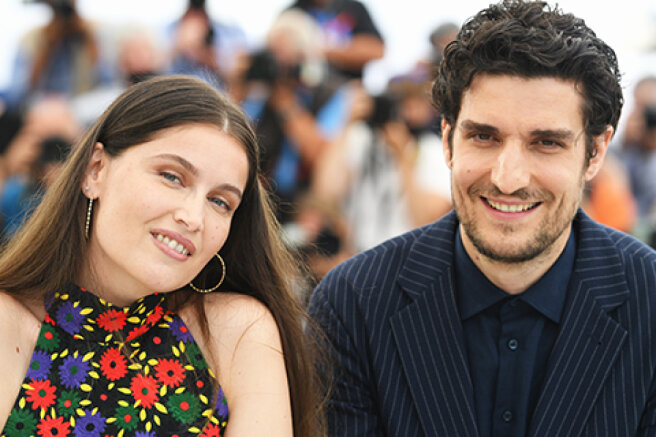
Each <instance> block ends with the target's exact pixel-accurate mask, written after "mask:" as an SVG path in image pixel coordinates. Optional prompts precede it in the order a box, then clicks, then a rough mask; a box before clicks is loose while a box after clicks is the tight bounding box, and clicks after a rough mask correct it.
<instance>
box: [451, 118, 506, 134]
mask: <svg viewBox="0 0 656 437" xmlns="http://www.w3.org/2000/svg"><path fill="white" fill-rule="evenodd" d="M460 129H462V130H465V131H468V132H471V131H479V132H488V133H499V129H498V128H496V127H494V126H492V125H489V124H485V123H477V122H475V121H473V120H463V121H462V122H461V123H460Z"/></svg>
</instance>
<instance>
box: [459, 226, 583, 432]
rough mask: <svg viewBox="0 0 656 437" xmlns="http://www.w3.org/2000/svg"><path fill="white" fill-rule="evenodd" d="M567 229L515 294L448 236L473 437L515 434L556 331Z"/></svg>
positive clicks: (565, 277)
mask: <svg viewBox="0 0 656 437" xmlns="http://www.w3.org/2000/svg"><path fill="white" fill-rule="evenodd" d="M575 252H576V243H575V237H574V230H573V229H572V232H571V233H570V237H569V240H568V241H567V244H566V246H565V250H564V251H563V253H562V254H561V255H560V257H559V258H558V260H557V261H556V263H555V264H554V265H553V266H552V267H551V269H549V271H547V273H546V274H545V275H544V276H542V278H540V280H539V281H538V282H536V283H535V284H534V285H532V286H531V287H530V288H529V289H528V290H526V291H525V292H523V293H522V294H519V295H514V296H513V295H510V294H508V293H506V292H505V291H503V290H501V289H500V288H498V287H497V286H495V285H494V284H492V283H491V282H490V281H489V280H488V279H487V278H486V277H485V276H484V275H483V273H481V271H480V270H479V269H478V267H476V266H475V265H474V263H473V262H472V260H471V259H470V258H469V255H467V252H465V248H464V247H463V245H462V238H461V235H460V231H458V234H457V238H456V286H457V296H458V307H459V311H460V318H461V320H462V323H463V329H464V336H465V348H466V351H467V355H468V359H469V370H470V374H471V377H472V383H473V386H474V404H475V409H476V420H477V424H478V429H479V433H480V435H481V437H488V436H490V437H491V436H504V437H513V436H517V437H520V436H521V437H523V436H525V435H526V434H527V433H528V426H529V424H530V420H531V416H532V414H533V410H534V409H535V406H536V404H537V402H538V398H539V396H540V390H541V388H542V383H543V381H544V376H545V373H546V370H547V362H548V361H549V355H550V353H551V350H552V349H553V346H554V343H555V342H556V337H557V335H558V325H559V323H560V320H561V315H562V312H563V307H564V305H565V299H566V297H567V287H568V284H569V279H570V276H571V273H572V269H573V267H574V257H575Z"/></svg>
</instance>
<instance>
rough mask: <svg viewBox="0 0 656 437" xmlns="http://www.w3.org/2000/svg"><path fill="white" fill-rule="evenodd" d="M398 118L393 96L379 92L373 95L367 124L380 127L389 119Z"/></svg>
mask: <svg viewBox="0 0 656 437" xmlns="http://www.w3.org/2000/svg"><path fill="white" fill-rule="evenodd" d="M398 118H399V111H398V106H397V102H396V99H394V97H392V96H390V95H387V94H381V95H378V96H375V97H373V108H372V110H371V114H370V115H369V118H368V119H367V123H368V124H369V126H371V127H374V128H380V127H383V126H384V125H385V124H387V123H389V122H390V121H394V120H397V119H398Z"/></svg>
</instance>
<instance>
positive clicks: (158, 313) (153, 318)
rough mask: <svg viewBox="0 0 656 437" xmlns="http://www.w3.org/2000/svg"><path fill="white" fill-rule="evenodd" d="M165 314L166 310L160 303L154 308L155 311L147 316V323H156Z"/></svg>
mask: <svg viewBox="0 0 656 437" xmlns="http://www.w3.org/2000/svg"><path fill="white" fill-rule="evenodd" d="M163 315H164V310H163V309H162V307H161V306H160V305H157V306H156V307H155V308H154V309H153V312H152V313H150V314H149V315H148V317H146V323H150V324H151V325H154V324H155V323H157V322H159V319H161V318H162V316H163Z"/></svg>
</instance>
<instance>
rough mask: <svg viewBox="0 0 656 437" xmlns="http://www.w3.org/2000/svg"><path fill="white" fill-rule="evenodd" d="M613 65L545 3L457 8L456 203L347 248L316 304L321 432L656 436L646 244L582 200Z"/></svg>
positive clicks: (452, 152)
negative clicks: (407, 228) (322, 346)
mask: <svg viewBox="0 0 656 437" xmlns="http://www.w3.org/2000/svg"><path fill="white" fill-rule="evenodd" d="M619 77H620V74H619V69H618V66H617V61H616V58H615V54H614V52H613V50H612V49H611V48H610V47H608V46H607V45H606V44H605V43H604V42H603V41H601V40H599V39H598V38H597V37H596V36H595V34H594V33H593V32H592V31H591V30H590V29H589V28H588V27H586V25H585V23H584V22H583V20H581V19H578V18H576V17H574V16H572V15H566V14H563V13H562V12H561V11H559V10H557V9H551V8H549V7H548V6H547V5H546V4H544V3H542V2H526V3H525V2H523V1H517V0H516V1H504V2H503V3H500V4H497V5H491V6H490V7H489V8H487V9H485V10H483V11H481V12H479V13H478V14H477V15H476V16H475V17H473V18H472V19H471V20H469V21H468V22H467V23H465V25H464V26H463V28H462V29H461V30H460V32H459V34H458V37H457V39H456V40H455V42H453V43H451V44H449V46H448V47H447V49H446V50H445V56H444V60H443V61H442V63H441V65H440V69H439V73H438V78H437V80H436V82H435V86H434V89H433V94H434V99H435V102H436V105H437V108H438V110H439V112H440V114H441V116H442V117H443V120H444V121H443V122H442V128H443V134H444V137H443V138H444V139H443V142H444V155H445V158H446V161H447V163H448V165H449V167H450V168H451V184H452V200H453V203H454V207H455V213H451V214H450V215H447V216H446V217H445V218H444V219H441V220H440V221H438V222H436V223H434V224H431V225H428V226H426V227H423V228H420V229H417V230H415V231H412V232H410V233H408V234H405V235H402V236H400V237H398V238H395V239H393V240H390V241H388V242H386V243H383V244H382V245H380V246H378V247H376V248H374V249H372V250H370V251H368V252H365V253H363V254H361V255H358V256H356V257H355V258H353V259H351V260H350V261H347V262H346V263H344V264H342V265H341V266H339V267H338V268H336V269H335V270H334V271H333V272H331V273H330V274H329V275H328V276H327V277H326V278H325V279H324V280H323V281H322V282H321V283H320V284H319V285H318V287H317V289H316V290H315V292H314V294H313V297H312V300H311V303H310V311H311V313H312V315H313V316H314V317H315V318H316V320H317V321H318V322H319V323H320V325H321V326H322V327H323V328H324V329H325V331H326V333H327V336H328V339H329V340H330V343H331V345H332V348H333V351H334V358H335V370H334V378H333V385H332V394H331V400H330V404H329V406H328V425H329V428H330V433H331V435H335V436H356V435H357V436H404V437H407V436H430V437H435V436H445V437H446V436H448V437H453V436H457V437H463V436H535V437H537V436H541V437H547V436H548V437H556V436H595V437H599V436H617V437H620V436H621V437H626V436H634V435H639V436H649V435H656V382H655V381H656V379H655V378H654V376H655V368H656V340H655V338H654V334H655V333H656V313H655V312H654V311H656V310H655V308H656V292H655V291H656V253H654V251H653V250H651V249H649V248H648V247H647V246H645V245H643V244H641V243H639V242H638V241H636V240H635V239H633V238H631V237H629V236H627V235H624V234H621V233H618V232H616V231H613V230H610V229H608V228H606V227H603V226H601V225H598V224H596V223H594V222H593V221H592V220H590V219H589V218H588V217H587V216H585V214H584V213H583V212H581V211H580V210H579V208H578V206H579V203H580V199H581V195H582V190H583V186H584V183H585V182H586V181H588V180H590V179H592V178H593V177H594V175H595V173H596V172H597V171H598V170H599V168H600V166H601V165H602V163H603V159H604V155H605V154H606V149H607V146H608V142H609V141H610V139H611V136H612V134H613V132H614V129H615V127H616V125H617V121H618V118H619V115H620V109H621V106H622V92H621V88H620V85H619ZM618 207H621V206H619V205H618Z"/></svg>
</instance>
